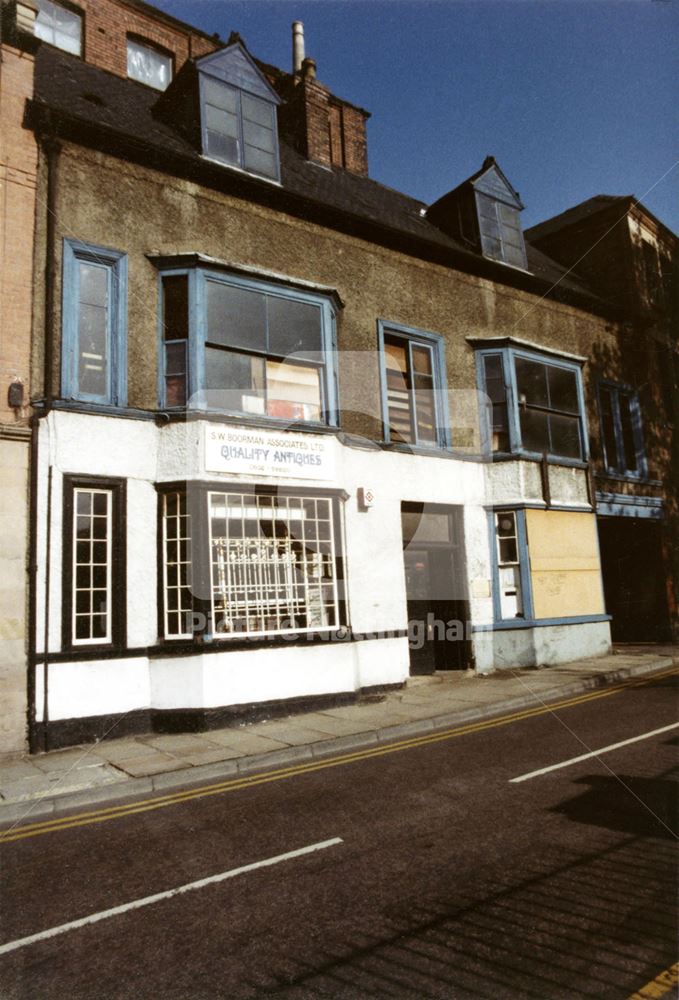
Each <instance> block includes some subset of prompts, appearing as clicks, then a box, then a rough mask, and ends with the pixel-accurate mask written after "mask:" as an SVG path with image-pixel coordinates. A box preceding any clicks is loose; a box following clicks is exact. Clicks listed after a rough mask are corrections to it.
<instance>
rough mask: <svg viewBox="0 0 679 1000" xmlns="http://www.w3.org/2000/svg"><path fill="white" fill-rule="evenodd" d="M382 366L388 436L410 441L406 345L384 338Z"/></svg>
mask: <svg viewBox="0 0 679 1000" xmlns="http://www.w3.org/2000/svg"><path fill="white" fill-rule="evenodd" d="M384 366H385V369H386V376H387V407H388V416H389V435H390V437H391V439H392V440H393V441H412V438H413V430H412V426H411V419H410V392H409V389H408V379H407V373H408V345H407V343H405V342H399V341H393V340H387V339H386V338H385V341H384Z"/></svg>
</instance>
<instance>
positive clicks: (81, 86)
mask: <svg viewBox="0 0 679 1000" xmlns="http://www.w3.org/2000/svg"><path fill="white" fill-rule="evenodd" d="M159 96H160V95H159V94H158V92H157V91H155V90H152V89H151V88H149V87H146V86H144V85H143V84H140V83H137V82H135V81H133V80H126V79H123V78H121V77H119V76H116V75H114V74H112V73H109V72H107V71H105V70H102V69H99V68H98V67H95V66H92V65H89V64H88V63H85V62H83V61H82V60H81V59H79V58H77V57H76V56H71V55H69V54H68V53H65V52H62V51H60V50H59V49H56V48H52V47H51V46H48V45H41V46H40V47H39V50H38V52H37V53H36V64H35V89H34V99H33V101H32V102H30V103H29V110H28V116H27V119H28V124H29V125H31V124H33V125H36V126H37V125H40V127H42V128H45V127H47V126H48V125H49V123H50V122H51V123H52V124H53V125H54V126H56V127H57V128H58V131H59V134H62V135H64V134H65V135H67V136H68V137H75V138H76V141H83V142H85V143H90V142H93V139H92V137H93V136H95V135H96V136H103V137H104V138H106V139H107V141H108V143H109V146H110V144H111V143H112V142H113V143H116V144H119V147H120V149H121V155H128V156H133V157H134V156H136V155H139V157H140V159H142V162H145V161H147V160H148V158H149V156H150V157H151V161H152V162H153V164H154V166H157V167H159V168H160V169H163V165H165V164H166V165H167V169H168V170H174V169H175V168H176V165H177V164H178V163H181V167H182V170H183V171H184V172H185V174H186V176H189V177H190V178H191V179H192V180H194V181H196V182H197V183H205V184H208V185H210V186H213V185H214V183H215V177H217V178H218V184H219V187H220V189H221V190H224V191H233V193H234V194H239V193H240V195H239V196H243V191H244V190H247V192H248V196H249V197H252V198H253V199H254V200H256V199H257V198H258V196H259V194H260V193H261V197H262V198H264V199H268V200H269V202H270V203H273V200H274V198H275V197H276V196H278V197H280V196H281V193H282V194H283V195H287V196H290V198H291V199H292V200H293V201H294V202H295V205H296V206H297V207H296V211H300V210H302V211H303V210H304V205H305V204H306V205H308V207H309V217H312V209H313V207H314V206H316V207H320V208H322V209H326V210H328V211H329V212H331V213H334V216H336V217H340V216H341V218H342V219H343V220H345V221H346V222H347V223H348V224H352V225H353V224H354V223H355V231H356V232H357V233H361V234H362V232H363V230H362V229H361V225H365V224H372V227H373V229H374V227H378V228H379V229H380V231H383V232H385V233H389V234H391V235H392V236H397V237H402V238H403V239H405V240H416V241H417V246H419V247H423V248H425V249H426V248H427V247H429V248H432V250H439V251H442V252H443V254H444V255H445V253H446V252H448V255H449V257H450V259H451V261H452V260H453V259H454V261H455V265H454V266H459V267H461V268H462V269H465V270H469V271H471V272H472V273H474V272H475V273H479V274H483V275H485V276H492V278H493V280H497V281H498V282H502V283H507V284H517V283H518V284H523V285H524V287H529V286H530V283H531V282H532V285H533V286H535V285H536V284H537V285H539V287H538V288H537V289H535V290H537V291H538V292H540V293H542V294H544V293H545V292H546V291H548V290H549V289H550V287H551V286H553V285H556V284H557V283H558V288H557V289H555V290H554V292H550V294H553V296H554V297H557V298H565V299H569V300H571V301H575V300H577V302H578V304H580V305H583V306H584V307H586V308H592V309H594V310H595V311H600V310H601V309H602V308H604V302H603V300H601V299H600V298H598V297H597V296H596V295H595V294H594V292H592V291H591V290H590V289H589V288H588V287H587V286H586V285H585V284H583V283H582V282H581V281H579V280H578V279H577V278H576V277H575V276H573V275H568V276H566V271H565V269H564V268H563V267H562V266H561V265H559V264H557V263H556V262H554V261H552V260H551V259H550V258H549V257H547V256H545V255H544V254H543V253H541V252H540V251H539V250H537V248H535V247H532V246H530V244H528V245H527V248H526V249H527V252H528V268H529V271H530V272H532V275H534V278H533V277H531V276H530V275H529V276H526V275H524V274H523V272H521V271H515V270H514V269H511V268H507V267H505V266H503V265H502V264H496V263H495V262H492V261H488V260H486V259H485V258H483V257H482V256H481V254H480V253H479V252H478V251H476V250H474V249H473V248H471V247H470V246H468V245H465V244H464V243H462V242H461V241H456V240H454V239H452V238H451V237H449V236H447V235H446V234H444V233H443V232H441V230H439V229H437V228H436V226H434V225H433V224H432V223H431V222H429V221H428V220H427V219H426V218H424V217H423V215H422V214H421V211H422V210H424V209H426V207H427V206H426V205H425V204H424V203H423V202H421V201H418V200H416V199H414V198H410V197H408V196H407V195H404V194H401V193H400V192H398V191H395V190H394V189H392V188H389V187H386V186H385V185H383V184H380V183H378V182H377V181H374V180H372V179H370V178H368V177H361V176H358V175H356V174H352V173H350V172H348V171H345V170H341V169H329V168H326V167H322V166H319V165H318V164H315V163H312V162H309V161H308V160H306V159H305V158H304V157H303V156H302V155H300V153H299V152H297V150H295V149H294V148H293V147H292V145H290V144H289V143H288V142H287V141H286V140H285V137H284V136H281V140H280V153H281V182H282V192H281V191H280V190H279V189H274V190H273V191H272V185H271V184H269V183H267V182H266V181H260V180H259V179H257V178H253V177H250V176H246V175H243V174H242V173H239V172H237V171H233V170H230V169H229V168H228V167H222V166H215V165H214V164H213V163H210V162H208V161H206V160H205V158H204V157H202V156H201V154H200V152H199V150H198V149H196V148H195V147H194V146H193V145H192V144H191V143H190V142H189V141H188V139H187V138H185V137H184V135H183V134H182V133H181V132H180V131H178V130H177V129H175V128H173V127H172V125H171V124H169V123H168V122H167V121H165V120H161V118H160V117H159V116H158V115H157V114H154V105H156V103H157V102H158V99H159ZM290 198H289V200H290ZM300 206H301V209H300ZM375 231H377V230H375ZM366 232H367V229H366ZM415 252H417V251H415ZM436 259H438V258H436ZM446 259H447V258H446ZM535 279H538V281H537V282H536V281H535Z"/></svg>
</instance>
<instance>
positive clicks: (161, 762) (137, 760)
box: [115, 753, 181, 778]
mask: <svg viewBox="0 0 679 1000" xmlns="http://www.w3.org/2000/svg"><path fill="white" fill-rule="evenodd" d="M115 766H116V767H117V768H119V769H120V770H121V771H124V772H125V774H129V775H130V776H131V777H132V778H144V777H146V776H147V775H149V774H160V773H161V772H162V771H178V770H179V769H180V768H181V764H180V762H179V761H178V760H177V758H176V757H170V756H169V755H168V754H161V753H157V754H148V755H147V756H144V757H142V756H140V757H130V758H129V759H126V760H124V761H120V762H118V763H117V764H116V765H115Z"/></svg>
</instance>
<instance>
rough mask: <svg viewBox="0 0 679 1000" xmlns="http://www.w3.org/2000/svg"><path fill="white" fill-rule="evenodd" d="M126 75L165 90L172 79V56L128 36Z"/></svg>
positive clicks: (149, 85) (156, 88)
mask: <svg viewBox="0 0 679 1000" xmlns="http://www.w3.org/2000/svg"><path fill="white" fill-rule="evenodd" d="M127 75H128V76H129V78H130V79H131V80H137V81H138V82H139V83H145V84H146V85H147V86H148V87H153V88H154V89H155V90H166V89H167V88H168V87H169V85H170V82H171V80H172V56H171V55H170V54H169V53H167V52H162V51H161V50H160V49H157V48H155V47H154V46H152V45H148V44H144V43H143V42H141V41H138V40H137V39H135V38H129V37H128V39H127Z"/></svg>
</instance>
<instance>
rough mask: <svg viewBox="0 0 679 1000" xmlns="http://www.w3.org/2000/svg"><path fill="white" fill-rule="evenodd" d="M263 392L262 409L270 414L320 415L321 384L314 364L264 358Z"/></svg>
mask: <svg viewBox="0 0 679 1000" xmlns="http://www.w3.org/2000/svg"><path fill="white" fill-rule="evenodd" d="M266 396H267V406H266V412H267V414H268V415H269V416H270V417H285V418H288V419H291V420H320V419H321V384H320V372H319V370H318V369H317V368H312V367H311V366H307V365H294V364H287V363H283V362H278V361H267V363H266Z"/></svg>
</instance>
